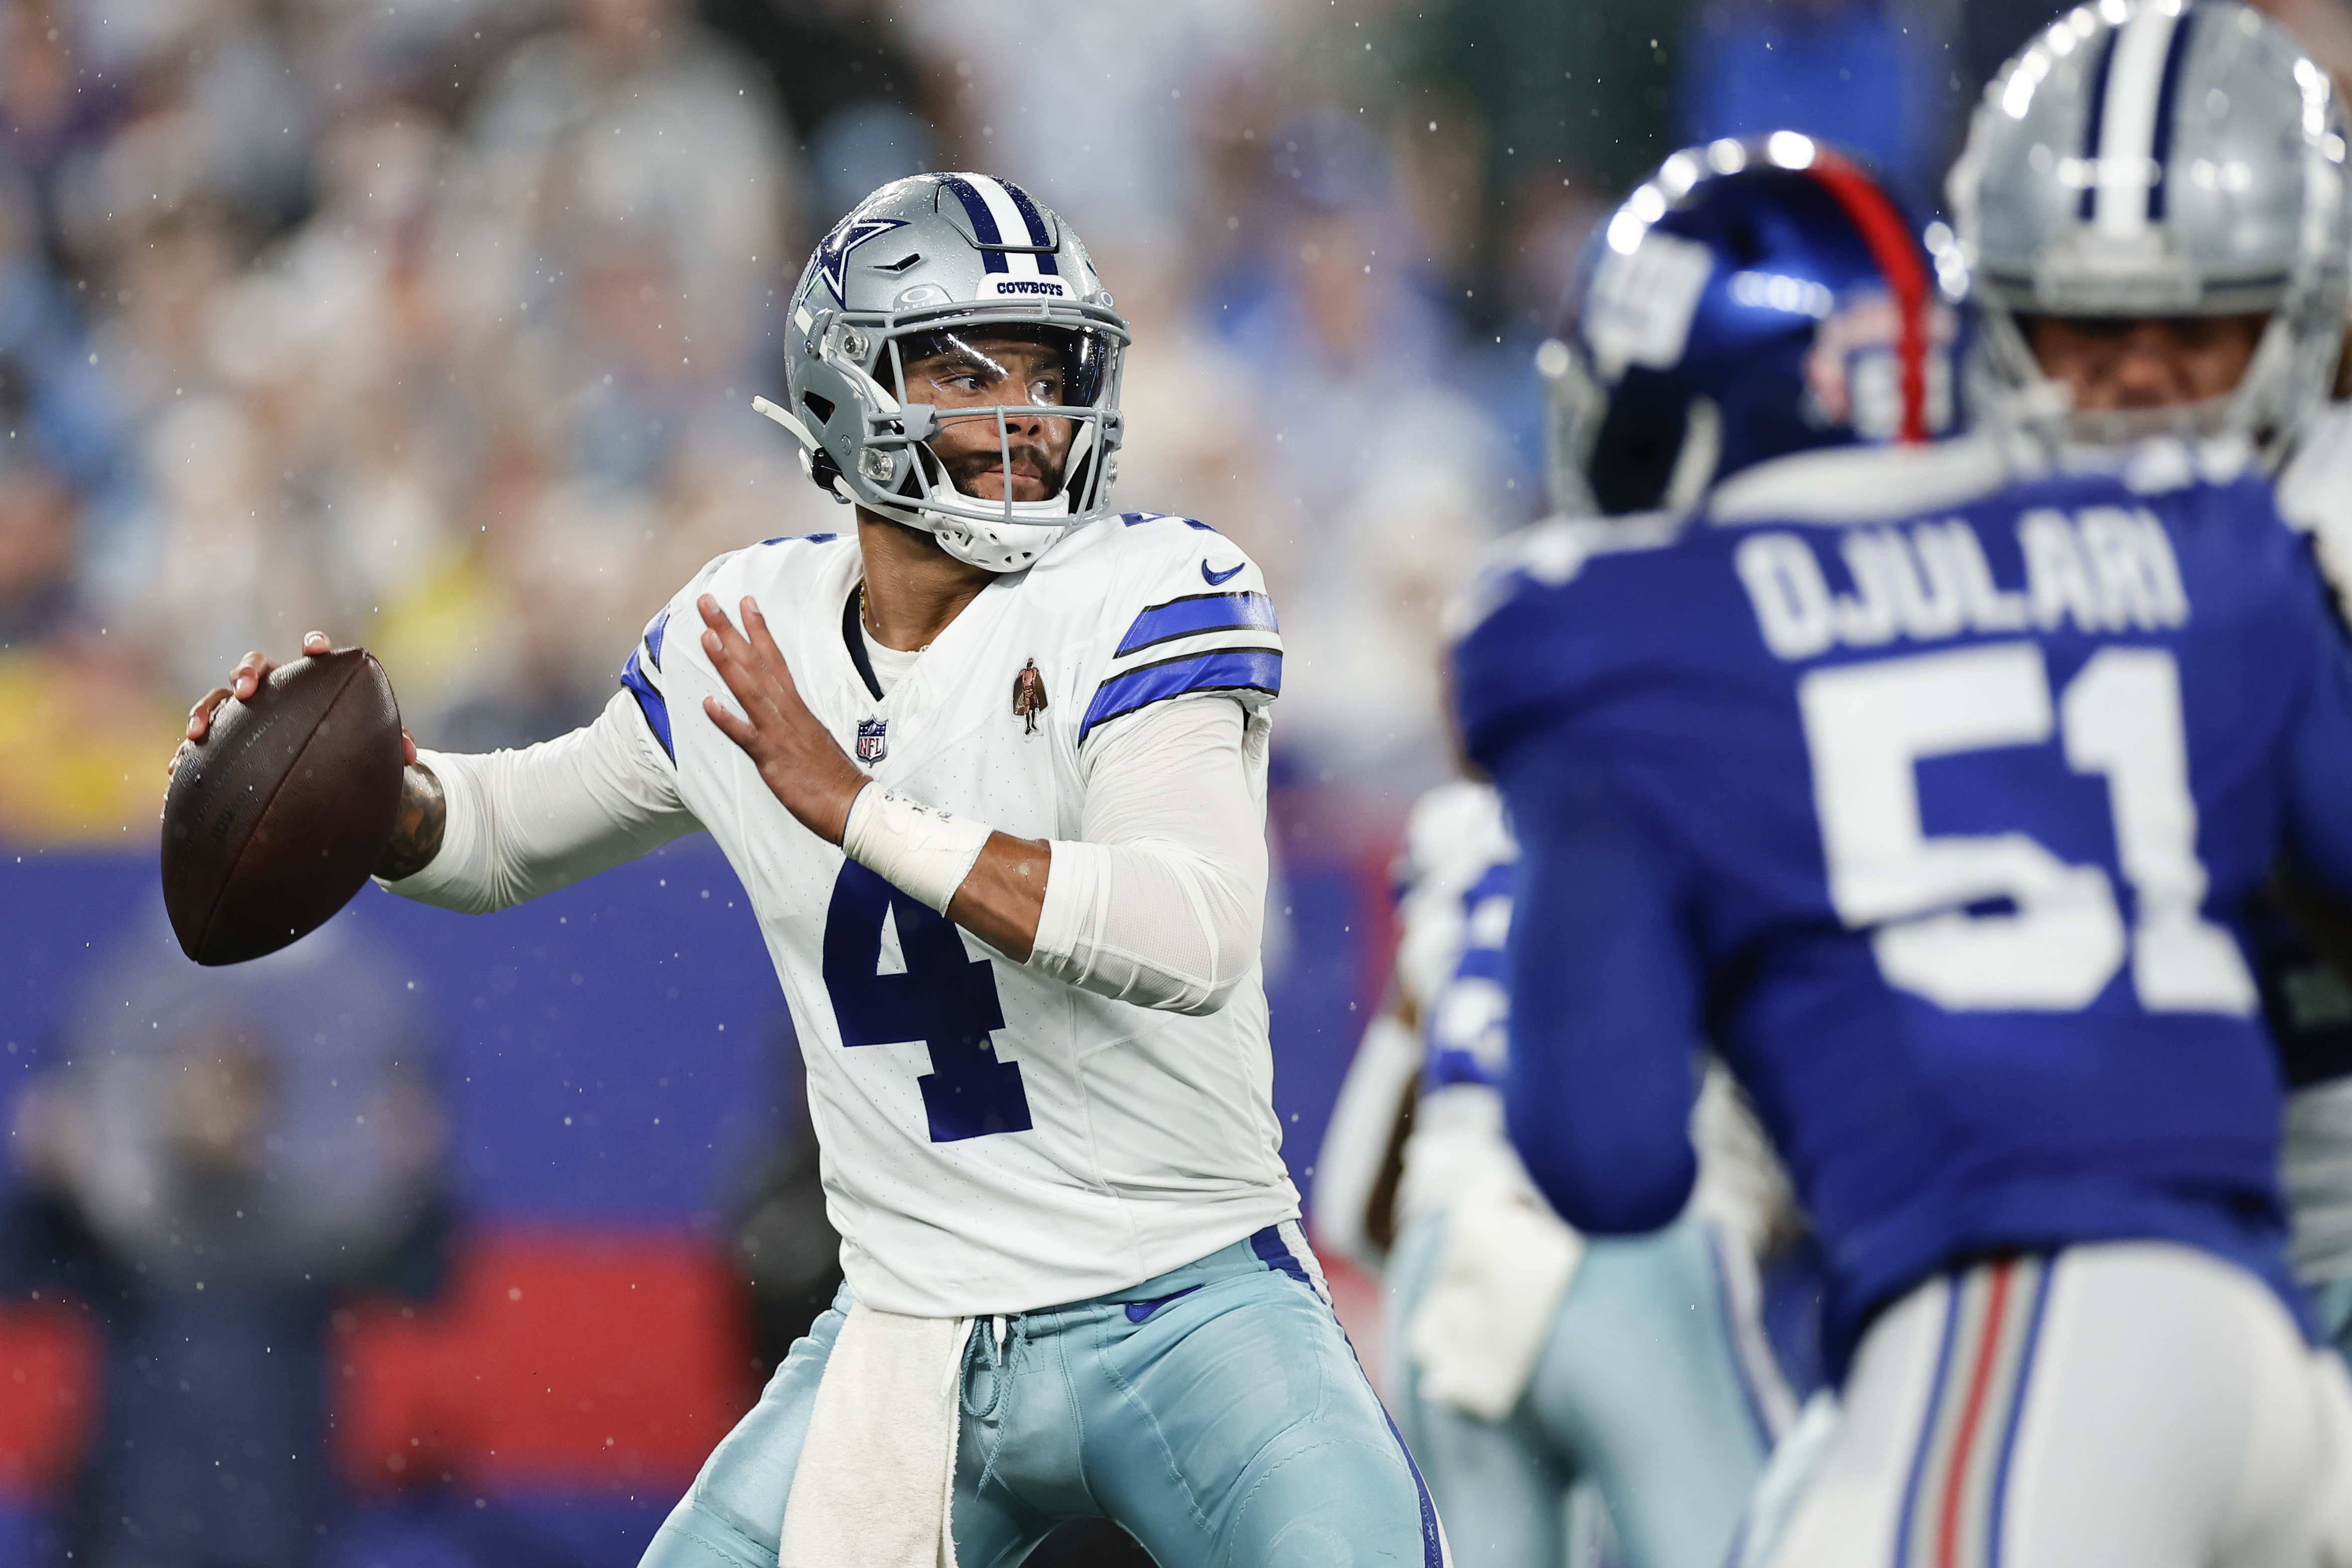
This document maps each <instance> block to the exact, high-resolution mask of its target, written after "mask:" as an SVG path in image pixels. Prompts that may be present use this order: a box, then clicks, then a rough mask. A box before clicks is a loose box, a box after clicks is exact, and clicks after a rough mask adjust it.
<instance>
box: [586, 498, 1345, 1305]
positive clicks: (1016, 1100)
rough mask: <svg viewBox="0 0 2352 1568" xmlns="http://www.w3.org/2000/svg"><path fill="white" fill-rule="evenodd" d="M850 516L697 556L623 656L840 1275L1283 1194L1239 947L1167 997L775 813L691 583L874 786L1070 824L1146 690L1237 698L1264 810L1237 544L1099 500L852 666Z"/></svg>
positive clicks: (1221, 1234) (1256, 621)
mask: <svg viewBox="0 0 2352 1568" xmlns="http://www.w3.org/2000/svg"><path fill="white" fill-rule="evenodd" d="M862 575H863V565H862V560H861V558H860V555H859V551H858V546H857V540H856V538H855V537H854V536H845V537H835V536H833V535H815V536H811V537H808V538H785V539H772V540H770V541H768V542H767V543H765V544H761V545H757V546H754V547H752V548H751V549H745V550H740V551H737V552H736V553H734V554H732V555H728V556H722V557H720V558H719V559H718V560H716V561H713V562H712V563H711V564H710V565H709V566H708V567H706V568H705V569H704V570H702V572H701V573H700V574H699V575H698V577H697V578H696V579H695V580H694V581H693V582H691V583H689V584H688V585H687V587H686V588H685V589H684V590H683V591H680V592H679V593H678V595H677V597H676V598H675V599H673V600H672V601H670V603H669V606H668V608H667V609H666V610H664V611H663V612H661V613H660V614H659V615H657V616H656V618H655V619H654V622H653V623H652V624H651V625H650V626H648V627H647V628H646V636H645V640H644V642H643V643H641V644H640V645H639V647H638V649H637V651H636V653H635V654H634V655H633V656H632V657H631V659H630V661H629V664H628V667H627V669H626V670H625V671H624V673H623V675H622V680H623V684H624V685H627V686H628V687H629V688H630V690H631V691H633V692H634V693H635V695H636V697H637V702H638V706H639V707H640V708H641V709H642V711H643V712H644V715H645V717H646V731H647V744H648V745H650V746H653V747H656V752H657V756H658V758H659V762H660V765H661V766H662V767H664V768H671V769H674V771H675V775H676V779H677V790H678V793H679V795H680V797H681V798H682V799H683V800H684V802H685V804H686V806H687V807H688V809H689V810H691V811H692V812H693V813H694V815H695V816H696V818H697V819H698V820H699V821H701V823H702V824H703V826H704V827H706V828H708V829H709V831H710V833H711V835H712V836H713V837H714V838H716V839H717V840H718V841H719V845H720V847H721V848H722V849H724V850H725V851H726V852H727V858H728V860H729V861H730V862H732V864H733V866H734V868H735V872H736V874H737V875H739V876H740V877H741V879H742V881H743V885H744V888H745V890H746V891H747V892H748V893H749V894H750V895H751V906H752V909H753V911H754V913H755V914H756V915H758V917H759V921H760V926H761V933H762V935H763V936H765V938H766V941H767V945H768V951H769V955H770V956H771V957H772V959H773V960H774V963H775V967H776V974H777V977H779V979H781V981H782V985H783V990H784V995H785V998H786V1000H787V1002H788V1004H789V1005H790V1007H791V1009H792V1015H793V1027H794V1029H795V1030H796V1031H797V1032H798V1034H799V1036H800V1044H801V1051H802V1055H803V1058H804V1059H805V1061H806V1062H807V1065H808V1082H809V1109H810V1113H811V1116H812V1119H813V1121H814V1124H815V1128H816V1133H817V1137H818V1142H819V1144H820V1145H821V1147H822V1149H823V1162H822V1166H823V1173H824V1187H825V1199H826V1210H827V1214H828V1217H829V1218H831V1219H832V1221H833V1224H834V1228H835V1229H837V1230H838V1231H840V1233H841V1235H842V1238H843V1241H842V1265H843V1269H844V1270H845V1273H846V1274H847V1276H848V1280H849V1284H850V1288H851V1289H852V1290H853V1291H855V1292H856V1295H857V1297H858V1299H859V1300H860V1301H865V1302H866V1303H867V1304H868V1305H870V1306H873V1307H877V1308H879V1309H882V1310H884V1311H887V1312H905V1313H912V1314H915V1315H919V1316H926V1317H961V1316H971V1315H979V1314H985V1313H996V1312H1024V1311H1028V1310H1031V1309H1034V1308H1038V1307H1045V1306H1050V1305H1055V1304H1057V1303H1060V1302H1065V1301H1079V1300H1083V1299H1085V1298H1087V1297H1090V1296H1097V1295H1100V1294H1103V1293H1105V1292H1107V1291H1114V1290H1118V1289H1121V1288H1123V1287H1125V1286H1128V1285H1132V1284H1134V1283H1136V1282H1138V1281H1142V1280H1147V1279H1150V1278H1151V1277H1152V1276H1153V1275H1155V1274H1159V1273H1163V1272H1165V1271H1167V1270H1170V1269H1172V1268H1176V1267H1178V1266H1180V1265H1181V1264H1185V1263H1189V1262H1192V1260H1195V1259H1197V1258H1200V1257H1202V1256H1204V1255H1206V1254H1207V1253H1209V1252H1212V1251H1214V1250H1215V1249H1218V1248H1220V1247H1223V1246H1227V1245H1229V1244H1231V1243H1232V1242H1234V1241H1237V1240H1239V1239H1242V1238H1243V1237H1245V1236H1248V1235H1251V1234H1252V1233H1254V1232H1255V1231H1257V1230H1259V1229H1261V1228H1265V1227H1266V1226H1269V1225H1273V1224H1275V1223H1276V1222H1278V1221H1281V1220H1285V1219H1288V1218H1294V1217H1295V1216H1296V1215H1297V1212H1298V1196H1297V1191H1296V1190H1295V1189H1294V1188H1293V1187H1292V1186H1291V1183H1290V1179H1289V1176H1288V1175H1287V1174H1286V1170H1285V1168H1284V1166H1283V1163H1282V1158H1281V1155H1280V1153H1279V1147H1280V1143H1281V1135H1280V1131H1279V1129H1278V1127H1277V1126H1276V1122H1275V1117H1274V1111H1273V1105H1272V1088H1273V1064H1272V1058H1271V1055H1270V1052H1269V1050H1268V1047H1267V1041H1266V1008H1265V989H1264V986H1263V984H1262V981H1261V979H1260V977H1259V975H1258V974H1257V973H1256V972H1255V970H1253V972H1252V973H1251V975H1250V976H1249V977H1248V978H1247V979H1245V980H1244V981H1243V983H1242V984H1241V985H1240V986H1239V987H1238V988H1236V989H1235V990H1234V993H1233V995H1232V997H1231V998H1230V999H1229V1000H1228V1001H1227V1002H1226V1004H1225V1006H1224V1007H1223V1008H1222V1009H1219V1010H1217V1011H1216V1012H1213V1013H1209V1014H1205V1015H1202V1016H1188V1015H1182V1014H1178V1013H1172V1012H1164V1011H1155V1010H1153V1009H1148V1008H1143V1007H1138V1006H1135V1005H1132V1004H1129V1003H1126V1002H1120V1001H1114V1000H1112V999H1110V998H1105V997H1100V996H1097V995H1094V994H1092V993H1090V992H1087V991H1082V990H1079V989H1077V988H1075V987H1072V986H1069V985H1067V984H1066V983H1063V982H1061V981H1059V980H1055V979H1052V978H1049V977H1045V976H1043V975H1040V974H1038V973H1036V972H1035V971H1034V970H1032V969H1030V968H1028V967H1024V966H1023V965H1020V964H1016V963H1013V961H1011V960H1010V959H1007V958H1004V957H1003V956H998V955H996V954H994V953H992V951H991V950H990V949H989V948H987V947H985V946H982V944H981V943H980V941H979V940H978V939H977V938H975V937H972V936H969V935H967V934H966V933H965V932H963V931H962V930H961V928H960V927H958V926H957V925H954V924H953V923H952V922H950V921H949V920H948V919H947V917H946V916H945V915H940V914H938V913H936V912H934V911H933V910H931V909H929V908H928V907H927V906H925V905H923V904H918V903H916V902H915V901H914V900H913V899H912V898H909V897H908V896H907V895H906V894H904V893H901V892H899V891H898V889H896V888H894V887H892V886H891V885H890V884H889V883H886V882H884V881H883V880H882V879H881V878H880V877H879V876H877V875H876V874H875V873H873V872H871V871H868V870H867V869H866V867H864V866H862V865H859V864H857V863H856V862H853V861H850V860H848V859H846V858H845V856H844V855H843V853H842V852H841V851H840V850H839V849H837V848H836V847H835V846H834V845H832V844H828V843H826V842H824V841H823V840H821V839H819V838H818V837H817V836H816V835H815V834H814V833H812V832H810V831H808V830H807V829H805V828H803V827H802V826H801V825H800V824H799V823H798V822H797V821H794V820H793V817H792V816H791V815H790V814H789V813H788V812H787V811H786V810H784V808H783V807H782V804H780V803H779V802H778V801H777V800H776V799H775V797H774V796H773V795H772V793H771V792H770V791H769V789H768V787H767V785H766V783H765V782H763V781H762V780H761V778H760V775H759V773H758V770H757V769H756V768H754V767H753V766H752V764H751V759H750V758H748V757H747V756H745V755H744V753H743V752H742V751H741V750H740V749H739V748H738V747H736V746H735V745H734V743H733V742H731V741H730V740H729V739H728V738H727V737H726V736H725V735H723V734H722V733H720V731H719V728H718V727H717V726H715V725H713V724H712V723H711V722H710V720H709V716H708V715H706V714H705V713H704V711H703V708H702V699H703V698H704V697H705V696H706V695H712V696H716V697H718V698H719V701H721V702H723V703H725V704H727V705H728V706H730V708H731V709H733V710H735V711H738V712H740V705H738V704H737V703H736V702H735V700H734V698H733V697H732V696H731V695H729V693H728V691H727V689H726V686H725V684H724V683H723V682H722V681H721V680H720V679H719V675H718V673H717V671H716V670H715V669H714V668H713V667H712V665H711V664H710V662H709V657H708V655H706V654H705V653H704V652H703V649H702V620H701V616H700V614H699V612H698V611H697V610H696V608H695V601H696V600H697V599H698V597H699V596H700V595H702V594H704V593H709V594H712V595H714V596H715V597H716V598H717V599H718V601H719V604H720V605H721V606H723V607H724V608H725V610H726V612H727V614H728V616H729V618H730V620H740V611H739V608H738V607H739V605H740V601H741V600H742V599H743V597H744V596H745V595H746V594H748V595H750V596H751V598H752V599H753V600H755V601H757V602H758V603H759V605H760V607H761V612H762V613H763V614H764V615H765V616H766V618H767V621H768V624H769V626H770V628H771V630H772V632H774V634H775V637H776V641H777V643H778V644H779V645H780V646H781V647H782V651H783V654H784V658H785V660H786V662H787V663H788V664H790V666H791V669H792V672H793V680H794V682H795V683H796V685H798V687H799V690H800V694H801V696H802V698H803V700H804V701H805V702H806V703H807V704H808V706H809V709H810V711H811V712H812V713H814V715H815V716H816V718H817V720H818V722H820V723H821V724H823V725H824V726H825V727H826V728H827V729H829V730H830V731H831V732H832V733H833V736H834V737H835V739H836V740H838V741H839V742H840V743H841V746H842V748H843V749H844V750H845V751H846V752H848V753H849V754H850V755H851V756H853V757H856V758H857V759H858V760H859V762H860V763H861V765H862V766H863V767H864V768H866V772H867V773H868V774H870V775H871V776H872V777H873V779H875V780H876V781H877V783H880V784H882V785H885V786H887V787H888V788H889V789H894V790H896V791H898V793H900V794H902V795H905V796H908V797H909V798H910V799H913V800H919V801H921V802H923V803H924V804H927V805H930V806H936V807H938V808H940V809H941V810H948V811H951V812H954V813H956V814H958V815H960V816H963V817H968V818H971V819H973V820H975V821H982V822H985V823H986V824H988V825H989V826H990V827H992V828H994V829H996V830H998V831H1003V832H1005V833H1010V834H1012V835H1013V836H1015V837H1018V838H1028V839H1062V840H1073V839H1076V838H1078V837H1080V836H1081V835H1080V826H1081V822H1082V820H1083V815H1084V810H1085V805H1086V791H1087V784H1086V779H1087V769H1088V766H1089V761H1090V756H1091V753H1090V750H1089V748H1090V747H1092V746H1093V745H1094V744H1096V743H1097V740H1098V739H1099V738H1100V737H1103V736H1106V735H1108V734H1110V733H1111V732H1112V730H1113V727H1116V726H1118V725H1119V724H1122V723H1131V722H1134V721H1135V718H1136V716H1137V715H1138V714H1139V713H1140V712H1142V711H1144V710H1146V709H1148V708H1150V706H1152V705H1154V704H1156V703H1159V702H1162V701H1166V700H1170V699H1172V698H1176V697H1182V696H1190V695H1194V694H1199V693H1216V694H1221V695H1223V696H1225V697H1230V698H1232V699H1234V700H1235V701H1238V702H1239V703H1241V704H1242V706H1243V708H1244V713H1245V715H1246V723H1245V729H1244V752H1245V756H1246V758H1247V760H1248V763H1249V766H1250V768H1251V769H1252V779H1251V784H1252V786H1253V789H1254V792H1255V796H1256V799H1257V800H1258V803H1259V806H1260V808H1261V815H1262V812H1263V805H1264V801H1265V762H1266V750H1265V747H1266V738H1267V730H1268V720H1267V717H1266V715H1265V708H1266V706H1267V705H1268V704H1269V703H1270V702H1271V701H1272V700H1273V698H1274V695H1276V692H1277V691H1278V690H1279V689H1280V687H1281V665H1282V653H1281V649H1282V644H1281V641H1280V637H1279V634H1278V633H1277V632H1276V626H1275V617H1274V613H1273V610H1272V608H1271V606H1270V604H1269V603H1268V601H1267V600H1266V597H1265V584H1264V581H1263V580H1262V579H1261V578H1260V576H1259V574H1258V570H1257V568H1256V567H1255V565H1254V564H1252V563H1250V562H1249V561H1248V559H1247V558H1246V557H1244V555H1243V554H1242V552H1241V551H1240V549H1237V548H1236V547H1234V545H1232V544H1231V543H1229V542H1227V541H1226V540H1225V539H1224V538H1222V537H1221V536H1219V535H1218V534H1216V533H1215V532H1213V531H1212V530H1210V529H1207V528H1203V527H1202V526H1201V525H1200V524H1197V523H1188V522H1187V520H1186V519H1183V518H1181V517H1159V516H1153V515H1149V514H1140V513H1130V514H1128V515H1127V516H1126V517H1106V518H1103V519H1101V520H1099V521H1097V522H1095V523H1091V524H1087V525H1085V526H1083V527H1081V528H1076V529H1073V530H1072V531H1071V532H1070V533H1068V534H1066V535H1065V536H1064V537H1063V538H1061V539H1060V540H1058V541H1057V542H1056V543H1055V545H1054V547H1053V548H1052V549H1051V550H1049V551H1048V552H1047V553H1046V554H1045V557H1044V558H1043V559H1041V560H1039V561H1038V563H1037V564H1036V565H1034V566H1033V567H1031V568H1029V569H1028V570H1025V571H1022V572H1017V573H1008V574H1006V575H1005V576H1003V577H1000V578H997V579H995V580H992V581H991V582H990V583H989V584H988V586H987V587H986V588H985V589H983V590H982V592H981V593H980V595H979V597H978V598H976V599H974V600H973V601H971V604H970V605H969V606H967V607H966V608H965V609H964V611H963V612H961V614H959V615H958V616H957V617H956V619H955V620H954V621H953V622H950V624H949V625H948V626H947V628H946V629H945V630H944V631H942V632H940V636H939V638H938V640H937V641H936V642H934V643H932V644H931V645H930V647H929V649H928V650H927V651H926V652H925V653H923V655H922V656H921V657H920V658H919V659H917V660H916V661H915V662H914V663H913V664H912V665H910V666H909V667H908V669H907V671H906V673H905V674H903V675H902V676H901V677H900V678H899V679H898V682H897V683H896V684H895V685H891V686H890V687H889V689H888V692H887V695H883V696H879V697H877V696H876V695H875V694H874V692H873V690H872V688H871V687H869V686H868V685H867V684H866V678H865V675H864V674H862V673H861V672H860V670H859V669H858V667H857V664H856V659H855V657H854V656H853V654H852V653H851V651H850V643H849V641H848V639H849V636H850V634H851V632H852V631H853V630H854V628H855V626H856V622H855V621H854V620H853V619H852V617H855V616H856V613H857V611H856V593H857V587H858V583H859V580H860V579H861V577H862Z"/></svg>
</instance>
